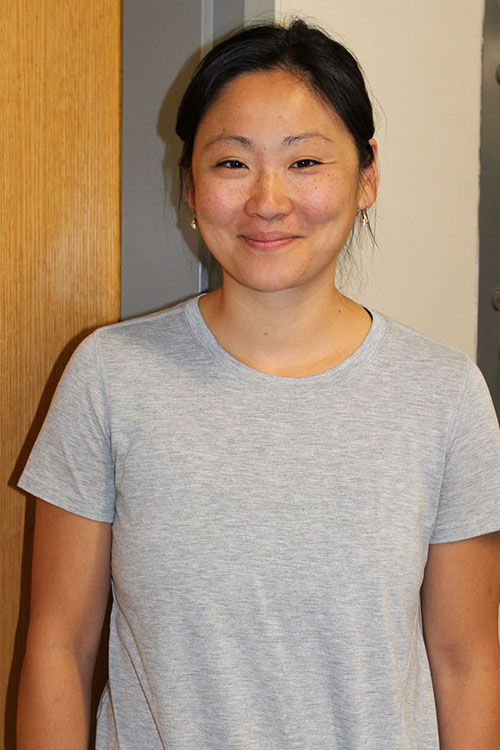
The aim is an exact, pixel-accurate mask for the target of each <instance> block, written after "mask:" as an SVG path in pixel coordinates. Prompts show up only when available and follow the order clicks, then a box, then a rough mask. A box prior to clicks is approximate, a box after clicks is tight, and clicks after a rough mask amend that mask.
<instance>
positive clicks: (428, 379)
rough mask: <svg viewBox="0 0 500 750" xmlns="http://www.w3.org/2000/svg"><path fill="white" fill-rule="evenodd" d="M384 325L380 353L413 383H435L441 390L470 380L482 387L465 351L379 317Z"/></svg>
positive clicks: (481, 379)
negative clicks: (412, 380) (410, 378)
mask: <svg viewBox="0 0 500 750" xmlns="http://www.w3.org/2000/svg"><path fill="white" fill-rule="evenodd" d="M378 315H380V317H381V318H383V321H384V325H385V335H384V340H383V346H382V354H383V356H384V358H385V359H386V361H387V362H388V363H391V365H392V367H393V368H396V369H399V370H400V371H401V372H404V373H406V374H407V375H408V376H409V377H412V378H413V379H414V380H415V381H416V382H417V381H419V382H421V383H425V384H429V383H433V382H434V383H435V384H436V385H439V386H440V387H441V388H443V387H445V385H446V386H447V387H450V388H452V389H453V388H455V387H456V388H459V389H461V388H464V387H465V386H466V384H467V383H468V382H469V381H470V380H472V381H475V382H477V383H480V384H482V385H484V378H483V376H482V374H481V372H480V370H479V368H478V367H477V365H476V364H475V363H474V362H473V360H472V359H471V358H470V357H469V355H468V354H466V352H464V351H462V350H461V349H458V348H456V347H454V346H451V345H450V344H447V343H444V342H442V341H437V340H436V339H433V338H431V337H430V336H427V335H425V334H423V333H420V332H418V331H416V330H414V329H412V328H410V327H408V326H406V325H403V324H401V323H398V322H396V321H394V320H392V319H391V318H389V317H387V316H385V315H381V314H380V313H378Z"/></svg>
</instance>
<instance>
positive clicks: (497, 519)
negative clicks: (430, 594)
mask: <svg viewBox="0 0 500 750" xmlns="http://www.w3.org/2000/svg"><path fill="white" fill-rule="evenodd" d="M499 529H500V433H499V427H498V419H497V417H496V414H495V410H494V407H493V403H492V400H491V396H490V393H489V391H488V387H487V385H486V383H485V381H484V378H483V376H482V374H481V372H480V370H479V369H478V368H477V367H476V365H475V364H474V363H473V362H471V361H470V360H469V361H468V374H467V377H466V384H465V386H464V389H463V392H462V394H461V398H460V400H459V405H458V407H457V411H456V414H455V417H454V419H453V422H452V424H451V427H450V433H449V437H448V446H447V453H446V461H445V466H444V474H443V481H442V485H441V493H440V499H439V508H438V513H437V517H436V521H435V524H434V529H433V533H432V537H431V540H430V541H431V544H434V543H441V542H454V541H458V540H460V539H468V538H471V537H475V536H479V535H481V534H488V533H491V532H493V531H497V530H499Z"/></svg>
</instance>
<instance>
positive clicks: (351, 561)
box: [19, 21, 500, 750]
mask: <svg viewBox="0 0 500 750" xmlns="http://www.w3.org/2000/svg"><path fill="white" fill-rule="evenodd" d="M177 131H178V134H179V135H180V137H181V138H182V139H183V141H184V151H183V155H182V159H181V169H182V174H183V179H184V186H185V197H186V200H187V202H188V204H189V206H190V208H191V209H192V211H193V221H192V226H193V227H194V228H196V227H199V230H200V231H201V233H202V235H203V238H204V240H205V242H206V244H207V246H208V247H209V248H210V250H211V251H212V253H213V254H214V255H215V257H216V258H217V260H218V261H219V262H220V264H221V267H222V274H223V283H222V287H221V288H220V289H218V290H216V291H214V292H211V293H210V294H207V295H205V296H201V297H200V298H199V299H198V298H197V299H193V300H190V301H188V302H187V303H184V304H182V305H180V306H178V307H176V308H173V309H171V310H167V311H165V312H163V313H160V314H158V315H155V316H152V317H148V318H143V319H139V320H135V321H128V322H125V323H121V324H118V325H116V326H111V327H107V328H104V329H101V330H100V331H98V332H97V333H95V334H93V335H92V336H91V337H89V338H88V339H87V340H86V341H85V342H84V343H83V345H82V346H81V347H80V348H79V350H78V351H77V353H76V354H75V355H74V357H73V359H72V362H71V364H70V365H69V367H68V369H67V371H66V374H65V376H64V377H63V380H62V382H61V384H60V386H59V389H58V391H57V395H56V397H55V399H54V403H53V405H52V408H51V410H50V413H49V416H48V417H47V421H46V424H45V426H44V429H43V431H42V434H41V437H40V438H39V441H38V442H37V445H36V446H35V448H34V451H33V453H32V456H31V458H30V461H29V463H28V465H27V468H26V470H25V473H24V475H23V478H22V481H21V486H22V487H23V488H25V489H27V490H28V491H30V492H31V493H33V494H36V495H37V496H39V497H40V498H42V500H39V501H38V506H37V521H36V532H35V548H34V569H33V604H32V616H31V624H30V631H29V638H28V647H27V655H26V660H25V665H24V668H23V677H22V684H21V694H20V720H19V726H20V730H19V736H20V749H21V750H23V748H28V747H30V748H31V747H44V748H46V747H70V748H72V749H74V748H84V747H85V746H86V742H87V736H88V725H89V686H90V679H91V674H92V668H93V663H94V660H95V654H96V649H97V644H98V641H99V635H100V631H101V627H102V621H103V617H104V611H105V606H106V600H107V594H108V586H109V579H110V554H111V557H112V565H111V575H112V582H113V599H114V604H113V613H112V616H111V635H110V656H109V660H110V664H109V671H110V680H109V685H108V688H107V689H106V691H105V694H104V695H103V698H102V700H101V704H100V709H99V715H98V731H97V746H98V747H99V748H133V749H134V750H135V748H139V747H145V748H148V749H151V750H153V749H154V748H162V747H167V748H169V750H177V749H179V748H182V749H183V750H185V749H186V748H196V749H199V748H207V749H209V748H210V749H212V748H214V749H215V748H217V749H220V750H222V749H224V750H232V749H233V748H234V749H235V750H236V749H238V750H239V749H241V750H243V749H245V750H247V749H250V748H256V749H257V748H259V749H260V748H262V750H264V748H265V750H271V749H272V748H276V749H277V748H279V749H280V750H281V749H282V750H285V749H286V750H288V749H289V748H300V750H308V749H311V750H312V749H314V750H320V749H321V750H323V749H324V750H326V749H327V748H328V750H332V748H339V749H340V750H361V749H363V750H366V749H367V748H377V749H381V748H384V750H385V749H386V748H391V750H397V749H401V750H403V749H404V750H408V748H418V749H419V750H424V749H425V750H431V749H432V748H438V747H441V748H443V749H444V750H451V749H452V750H462V749H463V750H465V748H467V749H472V748H474V749H475V750H476V749H477V748H482V749H483V750H486V749H487V748H498V737H499V736H500V711H499V708H500V662H499V652H498V639H497V624H496V623H497V620H496V618H497V607H498V598H499V589H500V571H499V557H500V555H499V550H500V540H499V534H498V533H494V532H497V530H498V529H499V528H500V511H499V507H498V495H499V489H500V476H499V461H498V458H499V455H500V454H499V444H498V426H497V423H496V419H495V416H494V413H493V409H492V405H491V401H490V400H489V396H488V394H487V391H486V389H485V386H484V382H483V380H482V378H481V376H480V375H479V372H478V371H477V369H476V368H475V366H474V365H473V364H472V363H471V362H470V361H469V360H468V359H467V357H466V356H465V355H463V354H461V353H460V352H457V351H456V350H454V349H451V348H450V347H447V346H444V345H442V344H438V343H436V342H433V341H431V340H429V339H427V338H425V337H423V336H420V335H418V334H416V333H414V332H411V331H409V330H407V329H405V328H403V327H401V326H399V325H397V324H395V323H393V322H392V321H390V320H388V319H386V318H384V317H383V316H381V315H380V314H377V313H375V312H369V311H367V310H366V309H364V308H363V307H361V306H359V305H357V304H356V303H355V302H353V301H352V300H350V299H348V298H346V297H344V296H343V295H342V294H341V293H340V292H339V291H338V290H337V289H336V287H335V284H334V274H335V266H336V263H337V258H338V256H339V253H340V252H341V250H342V248H343V247H344V246H345V245H346V244H347V243H348V242H349V237H350V235H351V234H352V233H353V231H354V229H353V227H355V225H360V231H363V229H364V231H369V225H367V222H368V217H367V213H366V212H367V210H368V209H369V208H370V206H372V204H373V202H374V201H375V198H376V193H377V183H378V175H377V145H376V142H375V141H374V140H373V119H372V111H371V105H370V102H369V99H368V97H367V94H366V90H365V86H364V82H363V78H362V76H361V73H360V71H359V69H358V66H357V64H356V63H355V61H354V59H353V58H352V56H351V55H350V54H349V53H348V52H347V51H346V50H345V49H344V48H343V47H342V46H341V45H339V44H337V43H335V42H333V41H332V40H330V39H329V38H327V37H326V36H325V35H324V34H322V33H321V32H320V31H318V30H315V29H313V28H310V27H308V26H306V24H305V23H303V22H301V21H297V22H295V23H293V24H292V25H291V26H290V28H289V29H285V28H282V27H280V26H278V25H265V26H260V27H256V28H251V29H247V30H245V31H243V32H241V33H239V34H237V35H235V36H234V37H232V38H230V39H229V40H226V41H225V42H223V43H222V44H220V45H218V46H217V47H216V48H215V49H214V50H213V51H212V52H210V53H209V55H208V56H207V57H206V58H205V60H204V61H203V62H202V63H201V65H200V67H199V69H198V71H197V73H196V74H195V76H194V79H193V81H192V82H191V84H190V86H189V87H188V90H187V91H186V94H185V96H184V99H183V101H182V103H181V107H180V110H179V116H178V124H177ZM420 601H421V602H422V604H421V606H420ZM421 613H422V618H423V630H422V626H421Z"/></svg>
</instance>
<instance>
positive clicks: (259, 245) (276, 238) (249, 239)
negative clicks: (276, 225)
mask: <svg viewBox="0 0 500 750" xmlns="http://www.w3.org/2000/svg"><path fill="white" fill-rule="evenodd" d="M239 236H240V239H242V240H243V242H245V243H246V244H247V245H249V246H250V247H252V248H253V249H254V250H263V251H271V250H278V249H279V248H281V247H285V246H286V245H289V244H290V243H291V242H293V241H294V240H296V239H298V235H296V234H283V233H282V232H252V234H251V235H250V234H240V235H239Z"/></svg>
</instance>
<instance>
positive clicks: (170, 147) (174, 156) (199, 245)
mask: <svg viewBox="0 0 500 750" xmlns="http://www.w3.org/2000/svg"><path fill="white" fill-rule="evenodd" d="M226 36H227V35H226ZM217 41H220V40H217ZM198 61H199V53H198V52H196V53H194V54H193V55H191V57H190V58H189V59H188V60H187V61H186V63H185V64H184V65H183V66H182V68H181V70H180V71H179V73H178V74H177V76H176V77H175V79H174V81H173V83H172V85H171V86H170V88H169V89H168V91H167V93H166V94H165V98H164V99H163V102H162V105H161V108H160V113H159V115H158V122H157V128H156V132H157V133H158V135H159V137H160V138H161V140H162V141H163V144H164V146H165V151H164V155H163V160H162V166H163V179H164V186H165V192H164V195H165V201H166V202H167V201H168V202H170V203H171V205H172V207H173V209H174V211H175V212H176V215H177V221H176V226H177V228H178V230H179V232H180V233H181V234H182V236H183V238H184V241H185V243H186V245H187V247H188V248H189V250H190V252H191V253H192V254H193V255H194V256H195V258H196V259H197V260H200V261H201V263H202V265H203V269H204V271H203V280H202V288H203V291H207V290H209V289H216V288H217V287H219V286H220V284H221V279H222V277H221V271H220V266H219V263H218V262H217V261H216V260H215V258H214V256H213V255H212V253H211V252H210V250H209V249H208V248H207V246H206V245H205V243H204V242H203V239H202V237H201V235H200V233H199V232H193V230H192V229H191V227H190V226H189V222H190V221H191V218H192V217H191V211H190V209H189V207H188V205H187V204H186V201H185V200H184V196H183V195H181V191H180V186H181V179H180V174H179V159H180V156H181V151H182V143H181V142H180V140H179V138H177V137H176V136H175V123H176V119H177V109H178V107H179V104H180V102H181V99H182V96H183V94H184V91H185V90H186V88H187V86H188V84H189V81H190V80H191V76H192V74H193V70H194V69H195V68H196V65H197V63H198Z"/></svg>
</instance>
